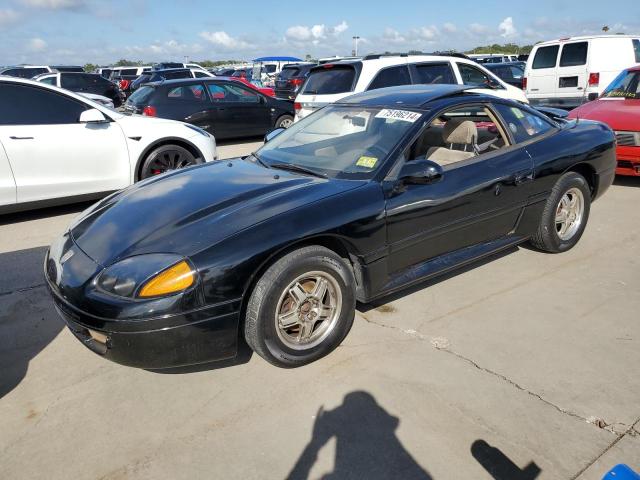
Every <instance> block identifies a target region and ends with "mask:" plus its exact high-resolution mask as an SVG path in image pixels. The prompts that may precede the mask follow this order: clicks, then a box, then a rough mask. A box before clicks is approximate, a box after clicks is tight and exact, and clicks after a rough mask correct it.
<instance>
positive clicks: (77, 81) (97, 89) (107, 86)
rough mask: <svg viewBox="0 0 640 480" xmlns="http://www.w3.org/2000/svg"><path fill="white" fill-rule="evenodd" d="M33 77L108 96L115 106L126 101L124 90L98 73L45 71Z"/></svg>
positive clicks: (61, 85) (37, 79) (48, 82)
mask: <svg viewBox="0 0 640 480" xmlns="http://www.w3.org/2000/svg"><path fill="white" fill-rule="evenodd" d="M33 79H34V80H36V81H38V82H42V83H47V84H49V85H55V86H56V87H61V88H65V89H67V90H71V91H72V92H76V93H93V94H95V95H101V96H103V97H107V98H109V99H110V100H111V102H112V103H113V105H114V106H115V107H119V106H120V105H122V103H123V102H124V101H125V95H124V92H123V91H122V90H120V87H119V86H118V85H116V84H115V83H113V82H112V81H110V80H107V79H106V78H104V77H103V76H101V75H98V74H97V73H76V72H60V73H43V74H42V75H38V76H36V77H34V78H33Z"/></svg>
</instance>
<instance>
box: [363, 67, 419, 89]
mask: <svg viewBox="0 0 640 480" xmlns="http://www.w3.org/2000/svg"><path fill="white" fill-rule="evenodd" d="M410 84H411V76H410V75H409V68H408V67H407V66H406V65H402V66H399V67H391V68H385V69H384V70H380V72H378V74H377V75H376V78H374V79H373V81H372V82H371V84H370V85H369V88H367V90H375V89H377V88H385V87H395V86H397V85H410Z"/></svg>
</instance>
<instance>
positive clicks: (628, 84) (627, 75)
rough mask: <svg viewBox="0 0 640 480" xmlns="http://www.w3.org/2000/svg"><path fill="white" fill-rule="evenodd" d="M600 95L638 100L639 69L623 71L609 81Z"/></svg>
mask: <svg viewBox="0 0 640 480" xmlns="http://www.w3.org/2000/svg"><path fill="white" fill-rule="evenodd" d="M602 97H603V98H631V99H635V100H640V71H638V70H636V71H628V70H625V71H623V72H622V73H621V74H620V75H618V76H617V77H616V79H615V80H614V81H613V82H611V85H609V86H608V87H607V89H606V90H605V91H604V93H603V94H602Z"/></svg>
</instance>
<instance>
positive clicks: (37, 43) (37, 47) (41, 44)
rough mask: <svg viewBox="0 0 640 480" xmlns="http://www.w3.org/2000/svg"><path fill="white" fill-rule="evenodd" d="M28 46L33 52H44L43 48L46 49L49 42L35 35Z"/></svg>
mask: <svg viewBox="0 0 640 480" xmlns="http://www.w3.org/2000/svg"><path fill="white" fill-rule="evenodd" d="M27 48H28V49H29V50H30V51H32V52H42V51H43V50H46V48H47V42H45V41H44V40H43V39H41V38H38V37H35V38H32V39H31V40H29V43H27Z"/></svg>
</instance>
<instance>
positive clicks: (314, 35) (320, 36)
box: [284, 21, 349, 45]
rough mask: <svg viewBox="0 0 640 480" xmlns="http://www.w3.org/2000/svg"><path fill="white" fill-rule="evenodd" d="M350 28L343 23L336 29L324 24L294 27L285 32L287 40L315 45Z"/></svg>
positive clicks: (336, 26)
mask: <svg viewBox="0 0 640 480" xmlns="http://www.w3.org/2000/svg"><path fill="white" fill-rule="evenodd" d="M348 28H349V25H348V24H347V22H345V21H342V22H340V23H339V24H338V25H335V26H334V27H327V26H326V25H324V24H318V25H313V26H311V27H309V26H306V25H294V26H292V27H289V28H287V30H286V31H285V32H284V36H285V39H287V40H289V41H291V42H294V43H301V42H311V43H313V44H314V45H317V44H319V43H320V42H321V41H325V40H327V39H329V38H335V37H337V36H338V35H340V34H341V33H344V32H345V31H346V30H347V29H348Z"/></svg>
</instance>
